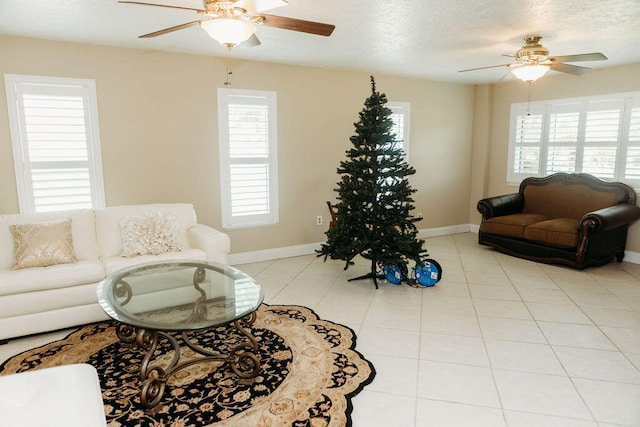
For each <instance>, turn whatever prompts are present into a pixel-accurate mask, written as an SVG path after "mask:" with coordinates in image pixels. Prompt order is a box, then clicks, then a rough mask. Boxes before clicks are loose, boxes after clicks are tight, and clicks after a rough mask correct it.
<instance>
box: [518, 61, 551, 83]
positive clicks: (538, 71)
mask: <svg viewBox="0 0 640 427" xmlns="http://www.w3.org/2000/svg"><path fill="white" fill-rule="evenodd" d="M547 71H549V66H548V65H524V66H522V67H516V68H514V69H513V70H511V73H512V74H513V75H514V76H516V77H517V78H519V79H520V80H522V81H523V82H535V81H536V80H538V79H539V78H540V77H542V76H544V75H545V74H547Z"/></svg>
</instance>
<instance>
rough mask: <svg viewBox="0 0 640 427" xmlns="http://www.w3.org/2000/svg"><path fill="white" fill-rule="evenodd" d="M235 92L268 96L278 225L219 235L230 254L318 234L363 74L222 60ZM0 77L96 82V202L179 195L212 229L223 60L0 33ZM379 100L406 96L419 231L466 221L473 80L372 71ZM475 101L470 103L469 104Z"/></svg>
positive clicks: (4, 128) (4, 121) (10, 195)
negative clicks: (272, 95)
mask: <svg viewBox="0 0 640 427" xmlns="http://www.w3.org/2000/svg"><path fill="white" fill-rule="evenodd" d="M232 69H233V76H232V83H233V87H234V88H239V89H258V90H273V91H276V92H277V96H278V172H279V189H280V224H279V225H277V226H273V227H263V228H256V229H247V230H238V231H230V232H229V234H230V236H231V242H232V252H233V253H239V252H248V251H255V250H262V249H269V248H278V247H286V246H294V245H302V244H308V243H314V242H319V241H323V240H324V231H325V229H326V226H323V227H318V226H316V225H315V217H316V215H323V216H324V217H325V220H326V221H328V210H327V208H326V205H325V201H326V200H334V198H335V193H334V191H333V188H334V187H335V184H336V182H337V180H338V178H339V177H338V175H337V174H336V168H337V167H338V164H339V162H340V160H343V159H344V158H345V156H344V153H345V150H346V149H347V148H348V147H349V144H350V143H349V137H350V136H351V135H352V133H353V123H354V122H355V121H357V120H358V112H359V111H360V110H361V109H362V107H363V103H364V100H365V98H366V97H367V96H369V94H370V86H369V76H368V74H366V73H356V72H343V71H336V70H327V69H320V68H307V67H295V66H287V65H278V64H270V63H260V62H251V61H240V60H237V61H232ZM0 73H2V74H4V73H12V74H33V75H46V76H56V77H78V78H89V79H95V81H96V86H97V92H98V109H99V120H100V137H101V144H102V160H103V169H104V178H105V192H106V201H107V205H109V206H113V205H119V204H133V203H150V202H172V201H180V202H190V203H193V204H194V205H195V207H196V211H197V213H198V217H199V220H200V222H202V223H205V224H208V225H211V226H213V227H216V228H220V207H219V200H220V187H219V176H218V167H217V165H218V145H217V135H218V128H217V123H216V122H217V101H216V90H217V88H218V87H222V84H223V82H224V79H225V75H224V74H225V64H224V60H223V59H222V58H214V57H207V56H197V55H185V54H176V53H167V52H156V51H144V50H135V49H123V48H114V47H104V46H93V45H88V44H74V43H61V42H52V41H43V40H35V39H26V38H13V37H3V36H0ZM375 77H376V83H377V88H378V90H380V91H381V92H384V93H386V94H387V97H388V99H389V100H392V101H405V102H410V103H411V109H412V114H411V127H412V130H411V163H412V164H413V165H414V167H415V168H416V169H417V173H416V175H414V176H413V177H412V178H411V183H412V185H413V187H414V188H416V189H417V190H418V192H417V193H416V194H415V195H414V198H415V200H416V203H415V205H416V212H422V213H423V215H424V217H425V220H424V221H422V222H420V223H418V226H419V228H432V227H444V226H449V225H458V224H466V223H468V222H469V200H470V199H471V194H470V188H469V183H470V182H471V169H470V165H471V154H472V149H471V147H472V146H471V144H472V139H473V117H474V97H475V94H474V87H473V86H469V85H458V84H448V83H439V82H431V81H428V80H419V79H407V78H400V77H392V76H384V75H377V76H375ZM4 91H5V89H4V84H2V85H1V86H0V213H14V212H17V211H18V200H17V195H16V191H15V177H14V170H13V159H12V152H11V142H10V134H9V123H8V117H7V110H6V102H5V101H4V99H6V95H5V93H4ZM476 108H477V106H476Z"/></svg>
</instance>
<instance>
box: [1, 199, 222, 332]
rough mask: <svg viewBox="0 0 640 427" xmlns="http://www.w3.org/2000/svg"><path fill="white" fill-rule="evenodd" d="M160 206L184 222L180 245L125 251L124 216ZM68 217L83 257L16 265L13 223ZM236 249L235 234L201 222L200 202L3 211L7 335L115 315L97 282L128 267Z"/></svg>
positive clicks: (218, 258)
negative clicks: (25, 212)
mask: <svg viewBox="0 0 640 427" xmlns="http://www.w3.org/2000/svg"><path fill="white" fill-rule="evenodd" d="M158 213H162V214H166V215H168V216H170V217H171V218H172V219H173V220H175V221H176V222H177V225H176V228H177V233H178V236H179V238H180V240H181V242H180V245H181V250H179V251H171V252H163V253H159V254H156V255H151V254H146V255H139V256H133V257H124V256H122V253H123V242H122V234H121V223H122V222H123V220H125V219H131V218H141V217H144V216H145V215H147V216H149V215H154V214H158ZM62 219H71V235H72V239H73V253H74V255H75V258H76V259H77V262H72V263H65V264H55V265H49V266H46V267H28V268H21V269H13V266H14V265H15V263H16V257H15V253H14V236H13V234H12V232H11V229H10V226H11V225H14V224H34V223H38V224H40V223H51V222H53V221H56V220H58V221H59V220H62ZM129 240H130V239H129ZM229 250H230V241H229V236H228V235H226V234H224V233H222V232H220V231H218V230H215V229H213V228H211V227H209V226H206V225H202V224H198V223H197V219H196V213H195V210H194V209H193V206H192V205H190V204H186V203H171V204H147V205H127V206H115V207H108V208H105V209H90V210H78V211H67V212H56V213H42V214H34V215H23V214H16V215H0V340H6V339H8V338H14V337H19V336H24V335H30V334H34V333H40V332H46V331H52V330H56V329H61V328H66V327H71V326H77V325H82V324H86V323H91V322H96V321H101V320H105V319H108V316H107V315H106V314H105V312H104V311H103V310H102V308H100V305H99V304H98V301H97V297H96V288H97V284H98V283H99V282H100V281H101V280H102V279H104V278H105V277H106V276H108V275H109V274H111V273H113V272H115V271H117V270H120V269H122V268H124V267H128V266H131V265H136V264H141V263H145V262H151V261H160V260H167V259H190V260H203V261H214V262H220V263H224V264H226V263H227V255H228V253H229Z"/></svg>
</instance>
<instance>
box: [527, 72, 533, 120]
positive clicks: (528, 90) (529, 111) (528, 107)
mask: <svg viewBox="0 0 640 427" xmlns="http://www.w3.org/2000/svg"><path fill="white" fill-rule="evenodd" d="M531 83H532V81H531V80H529V81H528V82H527V84H528V85H529V87H528V88H527V116H530V115H531Z"/></svg>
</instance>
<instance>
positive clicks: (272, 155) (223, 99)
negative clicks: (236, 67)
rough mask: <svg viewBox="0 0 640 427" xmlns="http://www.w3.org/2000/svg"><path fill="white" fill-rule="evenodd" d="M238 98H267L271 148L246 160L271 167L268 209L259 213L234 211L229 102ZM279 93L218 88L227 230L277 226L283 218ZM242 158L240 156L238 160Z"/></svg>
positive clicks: (222, 181)
mask: <svg viewBox="0 0 640 427" xmlns="http://www.w3.org/2000/svg"><path fill="white" fill-rule="evenodd" d="M234 97H236V98H242V97H244V98H247V100H251V99H253V100H254V102H249V103H248V104H253V105H256V102H255V100H257V99H263V100H264V105H265V106H266V108H267V117H268V118H267V123H268V130H267V138H268V142H267V147H268V148H267V150H268V156H267V158H266V160H265V161H262V160H260V158H259V157H256V158H249V159H253V160H247V159H245V163H250V162H252V161H253V162H254V163H257V164H262V163H264V164H265V165H266V166H267V168H268V181H269V182H268V194H267V199H268V212H266V213H263V214H257V215H233V213H232V202H231V197H232V190H231V165H232V164H233V163H234V159H232V158H231V157H230V142H229V119H228V117H229V104H230V100H231V99H233V98H234ZM277 122H278V120H277V95H276V92H274V91H264V90H249V89H234V88H218V145H219V154H220V198H221V203H220V205H221V212H222V228H223V229H227V230H233V229H242V228H252V227H263V226H273V225H276V224H278V221H279V202H278V140H277V135H278V131H277ZM237 161H238V160H236V162H237Z"/></svg>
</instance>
